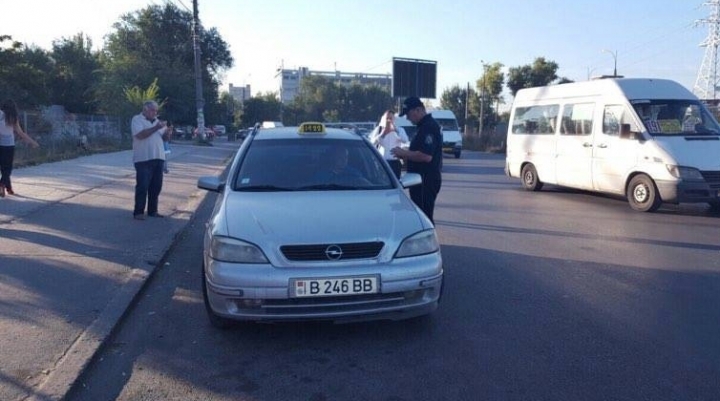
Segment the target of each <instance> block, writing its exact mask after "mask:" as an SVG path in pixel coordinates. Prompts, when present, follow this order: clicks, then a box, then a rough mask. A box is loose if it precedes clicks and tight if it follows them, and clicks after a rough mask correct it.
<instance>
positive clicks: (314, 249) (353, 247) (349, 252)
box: [280, 241, 385, 261]
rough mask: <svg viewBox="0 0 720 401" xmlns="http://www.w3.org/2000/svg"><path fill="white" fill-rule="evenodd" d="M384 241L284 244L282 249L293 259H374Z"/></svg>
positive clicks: (289, 258) (285, 254)
mask: <svg viewBox="0 0 720 401" xmlns="http://www.w3.org/2000/svg"><path fill="white" fill-rule="evenodd" d="M384 245H385V243H384V242H381V241H374V242H357V243H349V244H316V245H283V246H281V247H280V251H281V252H282V253H283V255H284V256H285V258H287V259H288V260H292V261H313V260H318V261H320V260H348V259H372V258H375V257H377V255H378V254H379V253H380V250H381V249H382V247H383V246H384Z"/></svg>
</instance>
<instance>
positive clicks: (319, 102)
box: [286, 76, 393, 124]
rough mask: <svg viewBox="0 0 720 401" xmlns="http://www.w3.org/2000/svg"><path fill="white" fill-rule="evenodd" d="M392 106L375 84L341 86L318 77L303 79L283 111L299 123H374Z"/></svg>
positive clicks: (386, 93)
mask: <svg viewBox="0 0 720 401" xmlns="http://www.w3.org/2000/svg"><path fill="white" fill-rule="evenodd" d="M392 106H393V100H392V97H391V96H390V93H389V92H388V91H387V90H386V89H384V88H381V87H380V86H377V85H370V86H367V85H361V84H360V83H358V82H351V83H350V85H342V84H340V83H338V82H335V81H333V80H331V79H329V78H326V77H322V76H310V77H306V78H304V79H303V80H302V82H301V83H300V90H299V91H298V95H297V96H296V97H295V99H294V100H293V103H292V104H291V105H290V107H289V108H288V109H287V111H289V112H290V113H286V114H289V115H292V117H293V119H294V120H295V121H294V122H293V124H294V123H298V122H303V121H325V122H338V121H375V120H377V119H378V118H379V117H380V115H381V114H382V113H383V112H384V111H385V110H387V109H388V108H391V107H392Z"/></svg>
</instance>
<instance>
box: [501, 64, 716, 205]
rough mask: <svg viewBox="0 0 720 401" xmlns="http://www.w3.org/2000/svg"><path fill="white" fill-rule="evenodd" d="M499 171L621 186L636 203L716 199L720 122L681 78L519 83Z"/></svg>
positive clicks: (536, 181)
mask: <svg viewBox="0 0 720 401" xmlns="http://www.w3.org/2000/svg"><path fill="white" fill-rule="evenodd" d="M505 172H506V174H507V175H508V176H510V177H519V178H520V180H521V182H522V185H523V187H524V188H525V189H527V190H530V191H538V190H540V189H541V188H542V186H543V184H544V183H547V184H554V185H560V186H565V187H571V188H579V189H583V190H588V191H597V192H604V193H610V194H618V195H622V196H625V197H626V198H627V200H628V203H629V204H630V206H631V207H632V208H633V209H635V210H638V211H643V212H646V211H648V212H649V211H654V210H657V208H659V207H660V205H661V204H662V203H663V202H665V203H673V204H678V203H684V202H688V203H691V202H693V203H697V202H705V203H708V204H710V205H711V206H712V207H714V208H718V207H720V196H719V195H720V126H719V125H718V122H717V120H716V119H715V117H714V116H713V115H712V113H710V111H709V110H708V109H707V107H706V106H705V105H704V104H703V103H702V102H701V101H700V100H699V99H698V98H697V97H696V96H695V95H693V94H692V93H691V92H690V91H688V90H687V89H686V88H685V87H683V86H682V85H680V84H678V83H677V82H674V81H670V80H665V79H647V78H609V79H608V78H606V79H599V80H592V81H587V82H577V83H568V84H559V85H551V86H545V87H537V88H528V89H522V90H520V91H518V92H517V95H516V96H515V100H514V102H513V105H512V110H511V112H510V124H509V125H508V134H507V157H506V163H505Z"/></svg>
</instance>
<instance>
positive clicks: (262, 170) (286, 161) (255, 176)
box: [233, 138, 395, 192]
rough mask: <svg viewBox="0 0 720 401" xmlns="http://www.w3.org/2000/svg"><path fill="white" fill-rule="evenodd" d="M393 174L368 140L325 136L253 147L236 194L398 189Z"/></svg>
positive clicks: (245, 159) (236, 184) (258, 143)
mask: <svg viewBox="0 0 720 401" xmlns="http://www.w3.org/2000/svg"><path fill="white" fill-rule="evenodd" d="M390 174H392V173H391V172H389V171H388V170H386V167H385V164H384V162H383V160H382V159H381V158H380V154H379V153H378V152H377V150H375V149H374V148H372V147H371V146H370V145H369V144H368V143H366V142H365V141H359V140H339V139H338V140H335V139H325V138H302V139H277V140H256V141H253V142H252V143H250V146H249V147H248V149H247V151H246V153H245V155H244V156H243V159H242V162H241V163H240V167H239V171H238V174H237V175H236V177H237V178H236V180H235V182H234V185H233V188H234V189H235V190H237V191H266V192H267V191H337V190H368V189H370V190H373V189H389V188H393V187H394V185H395V183H394V181H393V179H392V178H391V175H390Z"/></svg>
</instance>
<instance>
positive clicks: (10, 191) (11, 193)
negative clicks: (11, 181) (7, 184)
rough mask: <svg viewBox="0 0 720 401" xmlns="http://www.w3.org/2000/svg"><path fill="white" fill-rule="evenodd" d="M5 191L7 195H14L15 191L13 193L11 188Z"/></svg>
mask: <svg viewBox="0 0 720 401" xmlns="http://www.w3.org/2000/svg"><path fill="white" fill-rule="evenodd" d="M5 191H7V193H8V195H15V191H13V190H12V188H6V189H5Z"/></svg>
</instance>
